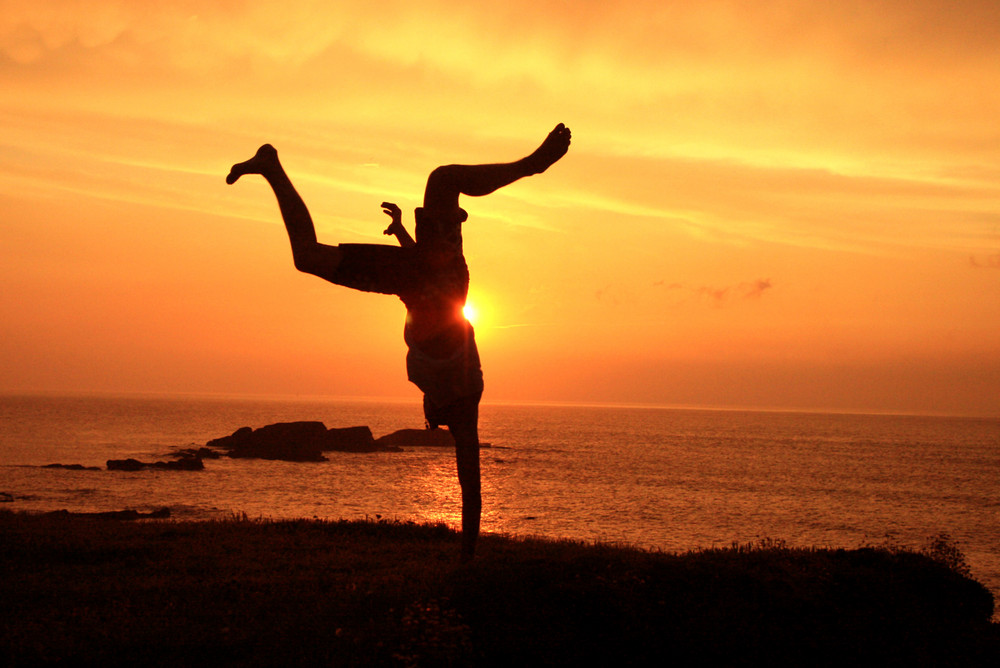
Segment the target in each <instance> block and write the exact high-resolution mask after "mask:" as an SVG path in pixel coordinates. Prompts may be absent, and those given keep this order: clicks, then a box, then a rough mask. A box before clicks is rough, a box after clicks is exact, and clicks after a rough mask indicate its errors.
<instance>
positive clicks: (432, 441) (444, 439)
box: [375, 429, 455, 448]
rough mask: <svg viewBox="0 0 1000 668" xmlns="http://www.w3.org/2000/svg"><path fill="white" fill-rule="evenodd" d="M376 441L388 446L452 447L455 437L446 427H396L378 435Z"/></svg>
mask: <svg viewBox="0 0 1000 668" xmlns="http://www.w3.org/2000/svg"><path fill="white" fill-rule="evenodd" d="M375 442H376V443H378V444H380V445H383V446H386V447H389V446H393V447H401V446H410V447H423V446H432V447H445V446H446V447H449V448H451V447H454V446H455V439H454V438H452V436H451V432H449V431H448V430H447V429H398V430H396V431H394V432H392V433H391V434H386V435H385V436H380V437H379V438H378V439H376V441H375Z"/></svg>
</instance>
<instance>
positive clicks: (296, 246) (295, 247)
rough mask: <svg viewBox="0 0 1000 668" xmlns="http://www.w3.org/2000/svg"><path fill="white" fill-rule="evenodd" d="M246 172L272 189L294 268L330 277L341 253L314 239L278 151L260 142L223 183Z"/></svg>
mask: <svg viewBox="0 0 1000 668" xmlns="http://www.w3.org/2000/svg"><path fill="white" fill-rule="evenodd" d="M246 174H260V175H261V176H263V177H264V179H265V180H266V181H267V183H268V184H269V185H270V186H271V189H272V190H273V191H274V195H275V197H276V198H277V200H278V208H279V209H280V210H281V218H282V220H283V221H284V223H285V230H286V231H287V232H288V240H289V241H290V242H291V245H292V259H293V261H294V262H295V268H296V269H298V270H299V271H303V272H305V273H308V274H313V275H315V276H319V277H320V278H325V279H326V280H332V276H333V275H334V271H335V270H336V268H337V266H338V265H339V264H340V260H341V252H340V249H339V248H337V247H336V246H327V245H324V244H321V243H319V242H317V240H316V229H315V227H314V226H313V221H312V216H310V215H309V209H307V208H306V205H305V202H303V201H302V198H301V197H300V196H299V193H298V192H297V191H296V190H295V187H294V186H293V185H292V181H291V179H289V178H288V174H286V173H285V170H284V168H283V167H282V166H281V162H280V161H279V160H278V152H277V151H276V150H275V149H274V147H273V146H271V145H270V144H264V145H263V146H261V147H260V148H259V149H257V153H256V154H254V156H253V157H252V158H250V159H249V160H247V161H245V162H240V163H237V164H235V165H233V167H232V169H231V170H230V172H229V175H228V176H227V177H226V183H229V184H233V183H236V181H237V180H238V179H239V178H240V177H241V176H244V175H246Z"/></svg>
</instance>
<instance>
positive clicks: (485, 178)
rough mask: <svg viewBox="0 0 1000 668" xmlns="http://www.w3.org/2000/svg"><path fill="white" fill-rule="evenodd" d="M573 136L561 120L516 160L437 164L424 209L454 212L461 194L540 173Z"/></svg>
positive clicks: (480, 193)
mask: <svg viewBox="0 0 1000 668" xmlns="http://www.w3.org/2000/svg"><path fill="white" fill-rule="evenodd" d="M570 139H571V135H570V131H569V128H567V127H566V126H565V125H563V124H562V123H560V124H559V125H557V126H556V127H555V129H553V130H552V132H550V133H549V135H548V136H547V137H546V138H545V141H543V142H542V144H541V146H539V147H538V148H537V149H535V151H534V152H533V153H532V154H531V155H528V156H526V157H524V158H521V159H520V160H517V161H515V162H507V163H497V164H489V165H444V166H442V167H438V168H437V169H435V170H434V171H433V172H431V174H430V176H429V177H428V178H427V187H426V189H425V190H424V208H425V209H428V210H431V211H444V212H449V211H454V210H456V209H458V196H459V195H469V196H472V197H482V196H483V195H489V194H490V193H491V192H493V191H495V190H497V189H499V188H502V187H504V186H506V185H509V184H511V183H513V182H514V181H517V180H518V179H521V178H523V177H525V176H531V175H533V174H541V173H542V172H544V171H545V170H546V169H548V168H549V167H551V166H552V165H553V164H554V163H555V162H556V161H557V160H559V158H561V157H563V156H564V155H566V151H568V150H569V144H570Z"/></svg>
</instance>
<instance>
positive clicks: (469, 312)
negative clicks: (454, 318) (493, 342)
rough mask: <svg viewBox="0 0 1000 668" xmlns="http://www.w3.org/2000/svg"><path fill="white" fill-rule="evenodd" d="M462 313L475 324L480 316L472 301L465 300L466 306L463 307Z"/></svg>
mask: <svg viewBox="0 0 1000 668" xmlns="http://www.w3.org/2000/svg"><path fill="white" fill-rule="evenodd" d="M462 315H464V316H465V319H466V320H468V321H469V322H470V323H471V324H473V325H475V324H476V320H477V319H478V318H479V310H478V309H477V308H476V305H475V304H473V303H472V302H465V306H463V307H462Z"/></svg>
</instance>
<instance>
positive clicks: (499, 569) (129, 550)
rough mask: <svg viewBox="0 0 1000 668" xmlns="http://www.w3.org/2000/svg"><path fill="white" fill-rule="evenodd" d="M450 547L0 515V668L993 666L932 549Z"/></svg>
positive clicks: (952, 559) (250, 528) (512, 542)
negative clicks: (95, 667)
mask: <svg viewBox="0 0 1000 668" xmlns="http://www.w3.org/2000/svg"><path fill="white" fill-rule="evenodd" d="M457 554H458V536H457V535H456V534H455V533H454V532H452V531H450V530H448V529H447V528H445V527H442V526H425V525H412V524H399V523H388V522H339V523H324V522H316V521H294V522H254V521H235V520H234V521H229V522H204V523H183V522H172V521H144V522H140V523H136V522H122V521H114V520H107V519H103V520H102V519H96V518H80V517H65V516H63V517H58V516H29V515H22V514H15V513H0V665H10V666H36V665H45V664H48V665H52V664H64V665H86V664H102V665H145V666H157V665H172V666H177V665H213V664H214V665H223V666H224V665H240V666H244V665H282V666H286V665H400V666H438V665H454V666H466V665H505V666H506V665H573V664H583V665H592V664H607V663H610V664H613V665H630V664H638V663H640V662H642V663H646V662H653V661H655V662H656V664H655V665H664V664H665V665H691V664H696V665H703V664H717V663H722V664H725V665H759V664H768V665H817V664H818V665H849V664H852V663H858V662H861V663H864V664H868V665H872V664H881V665H902V664H907V665H1000V664H996V663H995V661H996V659H997V657H1000V633H998V628H997V626H996V625H991V624H990V623H989V619H990V616H991V614H992V608H993V600H992V597H991V596H990V594H989V593H988V592H987V591H986V590H985V589H984V588H983V587H982V586H981V585H979V584H978V583H976V582H975V581H973V580H970V579H968V577H966V576H967V573H963V570H964V569H963V563H962V560H961V555H960V554H959V553H957V552H956V551H954V550H953V549H952V548H951V547H950V546H948V545H947V544H945V543H938V544H936V545H935V546H933V547H932V548H931V549H929V550H927V551H925V553H923V554H921V553H914V552H907V551H901V550H896V549H860V550H798V549H786V548H784V547H783V546H781V545H780V544H773V543H764V544H760V545H754V546H741V547H733V548H730V549H721V550H709V551H700V552H693V553H688V554H682V555H669V554H656V553H650V552H644V551H640V550H634V549H628V548H619V547H612V546H601V545H597V546H595V545H584V544H579V543H572V542H560V541H542V540H516V539H511V538H506V537H501V536H485V537H484V539H483V541H482V545H481V550H480V557H479V558H477V560H476V561H474V562H473V563H471V564H469V565H459V564H458V562H457V558H456V557H457Z"/></svg>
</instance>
